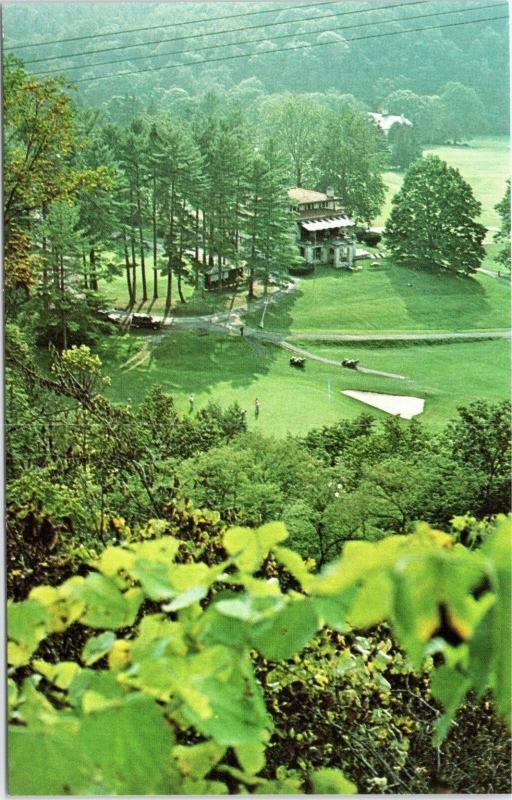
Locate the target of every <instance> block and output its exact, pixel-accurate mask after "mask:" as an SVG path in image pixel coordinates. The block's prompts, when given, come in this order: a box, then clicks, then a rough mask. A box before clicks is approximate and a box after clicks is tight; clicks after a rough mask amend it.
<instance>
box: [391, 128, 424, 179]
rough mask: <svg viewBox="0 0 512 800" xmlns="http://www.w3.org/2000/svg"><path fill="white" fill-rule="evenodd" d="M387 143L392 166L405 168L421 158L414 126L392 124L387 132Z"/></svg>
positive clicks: (419, 145)
mask: <svg viewBox="0 0 512 800" xmlns="http://www.w3.org/2000/svg"><path fill="white" fill-rule="evenodd" d="M388 143H389V146H390V149H391V156H390V159H391V166H392V167H395V168H396V167H398V169H401V170H405V169H407V167H408V166H409V165H410V164H412V162H413V161H416V159H418V158H421V155H422V149H421V144H420V142H419V137H418V134H417V132H416V128H415V127H414V126H409V125H393V127H392V128H391V130H390V131H389V134H388Z"/></svg>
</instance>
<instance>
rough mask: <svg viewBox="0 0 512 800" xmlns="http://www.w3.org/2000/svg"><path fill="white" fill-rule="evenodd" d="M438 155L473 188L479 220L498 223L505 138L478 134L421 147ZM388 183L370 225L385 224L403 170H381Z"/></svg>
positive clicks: (506, 156) (506, 151)
mask: <svg viewBox="0 0 512 800" xmlns="http://www.w3.org/2000/svg"><path fill="white" fill-rule="evenodd" d="M429 153H431V154H433V155H436V156H439V158H442V159H443V161H446V162H447V163H448V164H450V166H452V167H457V169H458V170H460V173H461V175H462V177H463V178H465V179H466V180H467V182H468V183H469V184H470V185H471V187H472V188H473V194H474V195H475V197H476V199H477V200H479V201H480V203H481V204H482V215H481V217H480V221H481V222H482V224H483V225H485V226H487V227H499V225H500V218H499V216H498V213H497V212H496V211H495V210H494V206H495V205H496V203H498V202H499V201H500V200H501V198H502V197H503V195H504V193H505V182H506V179H507V176H508V174H509V140H508V138H506V137H504V136H501V137H495V138H493V137H489V136H486V137H479V138H477V139H473V140H472V141H471V142H469V144H468V145H467V146H465V145H458V146H453V145H438V146H435V147H429V148H428V149H426V150H425V155H428V154H429ZM383 177H384V183H385V184H386V186H387V187H388V190H387V193H386V202H385V205H384V207H383V209H382V211H381V213H380V214H379V216H378V217H377V218H376V219H375V220H374V223H373V224H374V225H381V226H382V225H385V222H386V219H387V218H388V216H389V212H390V210H391V199H392V197H393V195H394V194H396V192H397V191H398V190H399V188H400V186H401V185H402V180H403V174H402V173H398V172H386V173H384V176H383Z"/></svg>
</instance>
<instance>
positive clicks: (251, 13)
mask: <svg viewBox="0 0 512 800" xmlns="http://www.w3.org/2000/svg"><path fill="white" fill-rule="evenodd" d="M339 2H341V0H327V2H321V3H300V5H298V6H286V9H287V10H289V11H293V10H295V9H298V8H314V7H315V6H332V5H337V4H338V3H339ZM281 10H282V8H268V9H267V10H266V11H243V12H240V14H226V15H224V16H222V17H202V19H190V20H186V21H183V22H169V23H168V24H166V25H149V26H148V27H146V28H124V29H123V30H120V31H109V32H108V33H89V34H87V35H86V36H71V37H69V38H67V39H47V40H46V41H43V42H30V43H29V44H13V45H11V46H10V47H4V50H21V48H23V49H25V48H27V47H44V46H46V45H48V44H62V43H63V42H82V41H83V40H84V39H100V38H101V37H105V36H121V35H124V34H125V33H139V32H141V31H154V30H162V28H177V27H178V26H181V25H199V24H200V23H201V22H215V21H216V20H222V19H236V18H237V17H253V16H254V15H255V14H276V13H277V12H278V11H281Z"/></svg>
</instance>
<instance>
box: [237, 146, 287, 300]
mask: <svg viewBox="0 0 512 800" xmlns="http://www.w3.org/2000/svg"><path fill="white" fill-rule="evenodd" d="M287 183H288V182H287V165H286V162H285V160H284V159H283V156H282V154H281V153H280V152H279V151H278V149H277V146H276V145H275V143H274V141H273V140H270V141H268V142H267V144H266V145H265V147H264V148H263V151H262V152H261V153H256V154H255V156H254V157H253V160H252V165H251V170H250V173H249V179H248V192H247V200H246V205H245V209H244V216H245V227H244V238H243V242H244V245H243V251H244V254H245V258H246V262H247V265H248V268H249V276H248V289H249V297H254V280H255V278H256V277H258V278H260V279H261V280H262V281H263V287H264V291H265V294H266V293H267V290H268V285H269V279H270V276H271V275H272V274H282V273H283V272H287V271H288V270H289V268H290V265H291V264H292V263H293V262H294V261H296V260H297V248H296V247H295V244H294V241H293V228H294V219H293V214H292V212H291V210H290V206H289V201H288V195H287V188H288V185H287Z"/></svg>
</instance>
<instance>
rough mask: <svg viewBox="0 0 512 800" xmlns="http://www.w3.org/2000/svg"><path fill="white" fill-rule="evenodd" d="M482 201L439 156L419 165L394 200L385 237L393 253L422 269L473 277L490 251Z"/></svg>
mask: <svg viewBox="0 0 512 800" xmlns="http://www.w3.org/2000/svg"><path fill="white" fill-rule="evenodd" d="M480 209H481V206H480V203H479V202H478V201H477V200H476V199H475V197H474V196H473V191H472V189H471V187H470V185H469V184H468V183H466V181H465V180H464V179H463V177H462V175H461V174H460V172H459V171H458V169H455V168H454V167H449V166H448V164H446V162H445V161H441V159H440V158H438V157H437V156H428V157H427V158H424V159H420V160H419V161H416V162H414V164H412V165H411V166H410V167H409V169H408V170H407V173H406V175H405V178H404V182H403V184H402V187H401V189H400V191H399V192H398V193H397V194H396V195H395V197H394V198H393V207H392V210H391V214H390V216H389V218H388V221H387V224H386V230H385V237H386V241H387V244H388V246H389V247H390V249H391V251H392V253H393V255H394V256H395V257H396V258H397V259H399V260H401V261H405V262H408V263H410V264H414V265H417V266H419V267H423V268H432V267H437V268H443V269H451V270H454V271H457V272H464V273H465V274H467V275H469V274H471V273H472V272H475V270H477V269H478V267H479V266H480V264H481V262H482V259H483V257H484V255H485V251H484V248H483V245H482V242H483V239H484V236H485V227H484V226H483V225H481V224H480V223H479V222H476V221H475V218H476V217H477V216H478V215H479V214H480Z"/></svg>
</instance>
